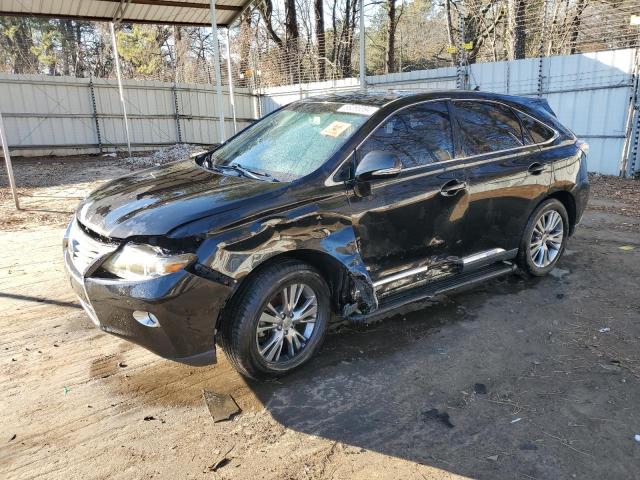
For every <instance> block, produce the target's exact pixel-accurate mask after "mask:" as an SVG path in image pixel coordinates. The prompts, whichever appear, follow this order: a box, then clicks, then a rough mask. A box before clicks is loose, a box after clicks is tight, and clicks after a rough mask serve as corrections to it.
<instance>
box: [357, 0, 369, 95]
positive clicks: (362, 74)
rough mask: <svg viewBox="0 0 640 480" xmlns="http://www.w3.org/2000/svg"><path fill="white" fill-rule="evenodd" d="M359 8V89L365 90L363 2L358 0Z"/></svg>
mask: <svg viewBox="0 0 640 480" xmlns="http://www.w3.org/2000/svg"><path fill="white" fill-rule="evenodd" d="M358 3H359V7H360V31H359V32H358V34H359V36H360V88H367V79H366V78H365V77H366V72H367V69H366V66H367V65H366V62H367V60H366V57H365V48H364V47H365V45H364V42H365V40H364V39H365V35H364V33H365V32H364V0H358Z"/></svg>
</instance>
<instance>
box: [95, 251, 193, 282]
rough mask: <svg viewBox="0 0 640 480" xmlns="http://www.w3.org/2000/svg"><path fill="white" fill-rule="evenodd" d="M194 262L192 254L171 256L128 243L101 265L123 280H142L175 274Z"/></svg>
mask: <svg viewBox="0 0 640 480" xmlns="http://www.w3.org/2000/svg"><path fill="white" fill-rule="evenodd" d="M195 260H196V256H195V255H193V254H192V253H181V254H177V255H171V254H167V253H165V252H164V251H163V250H162V249H160V248H158V247H152V246H151V245H143V244H136V243H129V244H127V245H125V246H124V247H123V248H122V249H121V250H119V251H117V252H116V253H114V254H113V256H112V257H111V258H109V259H108V260H107V261H106V262H105V263H103V264H102V268H104V269H105V270H106V271H107V272H109V273H112V274H114V275H115V276H117V277H120V278H123V279H125V280H144V279H149V278H155V277H160V276H162V275H167V274H169V273H174V272H177V271H179V270H181V269H183V268H184V267H186V266H187V265H189V264H190V263H193V262H194V261H195Z"/></svg>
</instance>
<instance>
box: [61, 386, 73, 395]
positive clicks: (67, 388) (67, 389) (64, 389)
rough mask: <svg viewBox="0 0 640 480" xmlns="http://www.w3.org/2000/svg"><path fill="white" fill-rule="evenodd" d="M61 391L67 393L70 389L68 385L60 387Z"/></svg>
mask: <svg viewBox="0 0 640 480" xmlns="http://www.w3.org/2000/svg"><path fill="white" fill-rule="evenodd" d="M62 391H63V392H64V394H65V395H66V394H67V393H69V392H70V391H71V389H70V388H69V387H62Z"/></svg>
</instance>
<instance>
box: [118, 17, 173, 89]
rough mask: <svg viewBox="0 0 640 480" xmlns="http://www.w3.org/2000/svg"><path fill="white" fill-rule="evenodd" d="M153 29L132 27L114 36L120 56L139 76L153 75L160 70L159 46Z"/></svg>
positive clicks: (139, 26) (138, 26) (140, 26)
mask: <svg viewBox="0 0 640 480" xmlns="http://www.w3.org/2000/svg"><path fill="white" fill-rule="evenodd" d="M152 28H153V27H147V26H142V25H134V26H133V27H132V28H131V29H129V30H128V31H125V30H122V31H119V32H118V33H117V35H116V39H117V40H116V41H117V42H118V52H119V53H120V56H121V57H122V58H123V59H124V60H125V61H126V62H128V63H129V64H131V66H132V67H133V69H134V70H135V71H136V72H137V73H139V74H141V75H146V76H149V75H154V74H155V73H157V72H158V70H159V69H160V66H161V64H162V59H161V55H160V46H159V45H158V41H157V38H156V34H155V32H154V31H153V30H152Z"/></svg>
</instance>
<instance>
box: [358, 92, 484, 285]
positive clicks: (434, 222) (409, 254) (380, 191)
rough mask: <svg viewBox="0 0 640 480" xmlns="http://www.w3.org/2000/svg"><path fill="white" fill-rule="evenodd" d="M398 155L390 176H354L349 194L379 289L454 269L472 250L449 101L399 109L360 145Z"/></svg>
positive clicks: (424, 279) (367, 262) (461, 164)
mask: <svg viewBox="0 0 640 480" xmlns="http://www.w3.org/2000/svg"><path fill="white" fill-rule="evenodd" d="M372 151H383V152H386V153H391V154H393V155H396V156H397V157H398V158H399V159H400V161H401V163H402V170H401V172H400V174H399V175H398V176H397V177H395V178H384V179H374V180H371V181H368V182H364V183H363V182H356V183H354V185H353V188H352V189H350V191H349V192H348V195H349V199H350V203H351V209H352V217H353V225H354V228H355V230H356V235H357V238H358V242H359V247H360V251H361V255H362V259H363V261H364V263H365V265H366V266H367V269H368V270H369V273H370V275H371V277H372V279H373V280H374V285H375V287H376V292H377V293H378V294H379V295H384V294H385V293H387V292H390V291H395V290H398V289H400V288H407V287H410V286H414V285H416V284H417V283H423V282H428V281H431V280H435V279H439V278H442V277H443V276H447V275H451V274H455V273H456V272H458V271H459V269H460V263H461V262H460V258H461V257H462V256H464V255H466V254H468V253H470V248H471V246H470V245H468V244H467V242H465V239H464V238H463V231H464V223H465V218H466V214H467V210H468V203H469V201H468V194H467V188H466V185H467V179H466V172H465V168H464V162H463V161H458V160H455V158H456V145H455V142H454V137H453V132H452V124H451V119H450V115H449V105H448V102H447V101H427V102H421V103H418V104H414V105H410V106H407V107H404V108H402V109H400V110H399V111H398V112H396V113H394V114H393V115H392V116H390V117H388V118H387V119H386V120H384V121H383V122H382V123H381V124H380V125H379V127H378V128H376V129H375V130H374V131H373V132H372V134H371V135H370V136H369V137H368V138H367V139H366V140H365V141H364V142H363V143H362V144H361V145H360V146H359V147H358V148H357V150H356V154H355V155H356V160H357V161H360V160H361V159H362V158H363V157H364V156H365V155H366V154H367V153H369V152H372Z"/></svg>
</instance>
